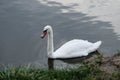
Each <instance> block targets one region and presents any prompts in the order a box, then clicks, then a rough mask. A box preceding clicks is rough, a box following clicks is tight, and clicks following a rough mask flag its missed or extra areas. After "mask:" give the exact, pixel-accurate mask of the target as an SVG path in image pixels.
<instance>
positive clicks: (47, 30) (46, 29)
mask: <svg viewBox="0 0 120 80" xmlns="http://www.w3.org/2000/svg"><path fill="white" fill-rule="evenodd" d="M51 30H52V27H51V26H50V25H47V26H45V27H44V29H43V32H42V34H41V38H44V37H45V36H46V34H47V33H49V32H50V31H51Z"/></svg>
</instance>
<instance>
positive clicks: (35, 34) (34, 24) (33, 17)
mask: <svg viewBox="0 0 120 80" xmlns="http://www.w3.org/2000/svg"><path fill="white" fill-rule="evenodd" d="M48 4H56V5H59V6H46V5H43V4H42V3H40V2H38V1H37V0H0V65H8V64H13V65H21V64H28V63H35V64H39V65H47V51H46V45H47V40H46V39H44V40H42V39H40V33H41V31H42V29H43V27H44V26H45V25H47V24H49V25H52V26H53V29H54V45H55V49H57V48H59V47H60V46H61V45H62V44H64V43H65V42H67V41H69V40H71V39H74V38H77V39H86V40H89V41H91V42H96V41H98V40H102V41H103V44H102V46H101V47H100V49H99V50H100V51H101V52H103V53H104V55H105V56H109V55H113V53H115V52H117V50H119V49H120V41H119V40H118V36H117V35H116V34H115V33H114V32H113V30H112V29H106V28H111V27H114V26H112V24H111V23H110V22H104V21H100V20H96V21H92V20H93V19H95V18H96V17H97V16H94V17H91V16H87V14H83V13H78V12H74V11H71V12H72V13H62V12H61V9H70V8H71V7H72V6H71V7H67V6H63V5H62V4H60V3H57V2H48ZM73 6H75V5H73ZM73 18H76V19H73ZM58 62H59V61H58ZM58 62H56V64H57V63H58ZM58 64H59V63H58Z"/></svg>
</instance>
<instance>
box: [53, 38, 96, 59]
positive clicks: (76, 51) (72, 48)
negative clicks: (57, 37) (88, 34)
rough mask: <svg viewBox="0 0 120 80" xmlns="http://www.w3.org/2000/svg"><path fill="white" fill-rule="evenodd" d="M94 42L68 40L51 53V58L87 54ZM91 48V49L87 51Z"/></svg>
mask: <svg viewBox="0 0 120 80" xmlns="http://www.w3.org/2000/svg"><path fill="white" fill-rule="evenodd" d="M93 44H94V43H91V42H88V41H87V40H79V39H74V40H71V41H68V42H67V43H65V44H64V45H62V46H61V47H60V48H59V49H57V50H56V51H55V52H54V53H53V58H73V57H81V56H87V55H88V53H89V52H91V51H92V49H91V47H93ZM89 50H91V51H89Z"/></svg>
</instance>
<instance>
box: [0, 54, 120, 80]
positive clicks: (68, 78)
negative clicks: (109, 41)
mask: <svg viewBox="0 0 120 80" xmlns="http://www.w3.org/2000/svg"><path fill="white" fill-rule="evenodd" d="M114 56H120V52H118V53H117V54H115V55H114ZM114 56H113V57H114ZM98 58H99V59H97V60H94V62H86V61H84V62H83V63H81V65H80V66H78V67H76V68H64V69H54V70H48V69H46V68H38V67H32V66H19V67H13V66H8V67H5V69H3V70H2V71H0V80H120V67H118V68H117V69H118V70H116V71H114V72H112V73H110V74H109V73H107V72H105V71H102V70H101V69H100V65H101V61H102V58H103V56H102V55H99V56H98Z"/></svg>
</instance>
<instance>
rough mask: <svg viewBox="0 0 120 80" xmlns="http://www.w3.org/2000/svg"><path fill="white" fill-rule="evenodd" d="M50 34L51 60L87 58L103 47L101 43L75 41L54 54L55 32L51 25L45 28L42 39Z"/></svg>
mask: <svg viewBox="0 0 120 80" xmlns="http://www.w3.org/2000/svg"><path fill="white" fill-rule="evenodd" d="M47 33H48V45H47V51H48V57H49V58H53V59H56V58H75V57H82V56H87V55H88V54H89V53H91V52H94V51H96V50H97V49H98V48H99V46H100V45H101V43H102V42H101V41H98V42H96V43H91V42H88V41H87V40H81V39H73V40H71V41H68V42H67V43H65V44H63V45H62V46H61V47H60V48H59V49H57V50H56V51H55V52H54V45H53V30H52V27H51V26H50V25H47V26H45V27H44V29H43V32H42V34H41V38H44V37H45V35H46V34H47Z"/></svg>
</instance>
